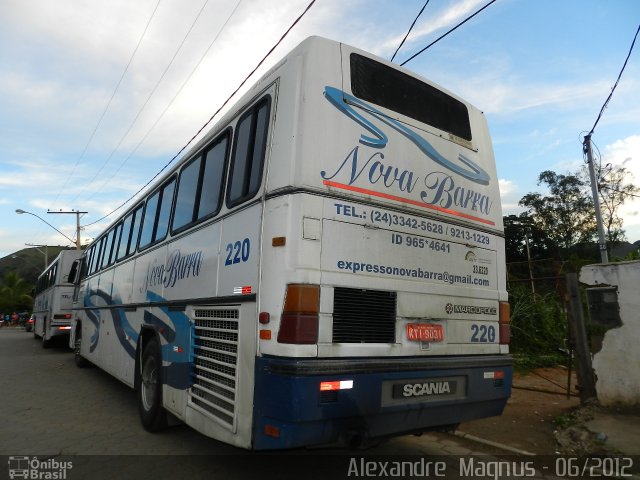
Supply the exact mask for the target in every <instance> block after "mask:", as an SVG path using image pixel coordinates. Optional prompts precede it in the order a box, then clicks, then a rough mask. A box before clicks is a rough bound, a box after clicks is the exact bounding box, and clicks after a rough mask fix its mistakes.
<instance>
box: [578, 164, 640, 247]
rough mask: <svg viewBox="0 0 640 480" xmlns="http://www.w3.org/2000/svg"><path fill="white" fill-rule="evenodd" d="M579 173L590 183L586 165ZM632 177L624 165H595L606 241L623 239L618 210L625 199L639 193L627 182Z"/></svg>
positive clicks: (613, 241)
mask: <svg viewBox="0 0 640 480" xmlns="http://www.w3.org/2000/svg"><path fill="white" fill-rule="evenodd" d="M580 175H581V177H582V180H583V181H584V182H585V183H587V184H588V183H590V179H589V171H588V169H587V167H586V166H584V167H583V168H582V171H581V172H580ZM632 178H633V174H632V173H631V172H629V171H628V170H627V169H626V168H624V167H620V166H617V165H616V166H614V165H611V164H610V163H609V164H607V165H605V166H604V167H603V166H602V165H596V179H597V183H598V193H599V199H600V211H601V213H602V222H603V223H604V228H605V230H606V232H605V234H606V237H607V242H608V243H616V242H621V241H623V240H625V234H624V230H623V229H622V218H620V216H619V215H618V212H619V211H620V207H621V206H622V205H623V204H624V203H625V202H626V201H627V200H629V199H630V198H631V197H634V196H638V195H639V194H640V188H638V187H636V186H635V185H633V183H631V182H629V180H630V179H632Z"/></svg>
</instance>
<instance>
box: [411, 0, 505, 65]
mask: <svg viewBox="0 0 640 480" xmlns="http://www.w3.org/2000/svg"><path fill="white" fill-rule="evenodd" d="M495 2H496V0H491V1H490V2H489V3H487V4H486V5H485V6H484V7H482V8H480V9H479V10H477V11H476V12H475V13H473V14H471V15H469V16H468V17H467V18H465V19H464V20H463V21H462V22H460V23H459V24H457V25H456V26H455V27H453V28H452V29H450V30H449V31H448V32H446V33H443V34H442V35H440V36H439V37H438V38H436V39H435V40H434V41H433V42H431V43H430V44H429V45H427V46H426V47H424V48H423V49H422V50H420V51H419V52H417V53H415V54H413V55H412V56H411V57H409V58H408V59H407V60H405V61H404V62H402V63H401V64H400V66H404V65H406V64H407V63H409V62H410V61H411V60H413V59H414V58H416V57H417V56H418V55H420V54H421V53H423V52H424V51H425V50H427V49H428V48H430V47H431V46H433V45H435V44H436V43H438V42H439V41H440V40H442V39H443V38H444V37H446V36H447V35H449V34H450V33H452V32H454V31H455V30H457V29H458V28H459V27H461V26H462V25H464V24H465V23H467V22H468V21H469V20H471V19H472V18H473V17H475V16H476V15H478V14H479V13H480V12H482V11H483V10H484V9H485V8H487V7H489V6H490V5H492V4H493V3H495Z"/></svg>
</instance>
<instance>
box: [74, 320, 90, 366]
mask: <svg viewBox="0 0 640 480" xmlns="http://www.w3.org/2000/svg"><path fill="white" fill-rule="evenodd" d="M81 346H82V327H81V326H78V327H77V328H76V336H75V340H74V342H73V360H74V362H75V364H76V367H78V368H85V367H88V366H89V365H90V364H89V360H87V359H86V358H84V357H83V356H82V354H81V353H80V352H81V351H82V349H81Z"/></svg>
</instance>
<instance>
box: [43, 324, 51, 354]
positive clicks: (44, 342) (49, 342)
mask: <svg viewBox="0 0 640 480" xmlns="http://www.w3.org/2000/svg"><path fill="white" fill-rule="evenodd" d="M50 345H51V339H49V340H47V321H46V320H45V321H44V328H43V330H42V348H49V346H50Z"/></svg>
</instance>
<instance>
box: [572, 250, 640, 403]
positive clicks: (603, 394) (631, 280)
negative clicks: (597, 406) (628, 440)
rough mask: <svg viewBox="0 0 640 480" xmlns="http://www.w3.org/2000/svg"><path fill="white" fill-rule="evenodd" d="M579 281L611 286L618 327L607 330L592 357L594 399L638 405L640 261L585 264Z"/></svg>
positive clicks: (592, 284)
mask: <svg viewBox="0 0 640 480" xmlns="http://www.w3.org/2000/svg"><path fill="white" fill-rule="evenodd" d="M580 282H582V283H584V284H587V285H590V286H615V287H617V289H618V304H619V307H620V318H621V320H622V326H620V327H617V328H612V329H611V330H608V331H607V332H606V334H605V336H604V340H603V343H602V349H601V350H600V351H599V352H597V353H596V354H595V355H594V357H593V368H594V370H595V373H596V376H597V383H596V390H597V393H598V400H599V401H600V403H601V404H603V405H628V406H631V405H640V261H634V262H622V263H609V264H599V265H587V266H586V267H583V268H582V270H581V271H580Z"/></svg>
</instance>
